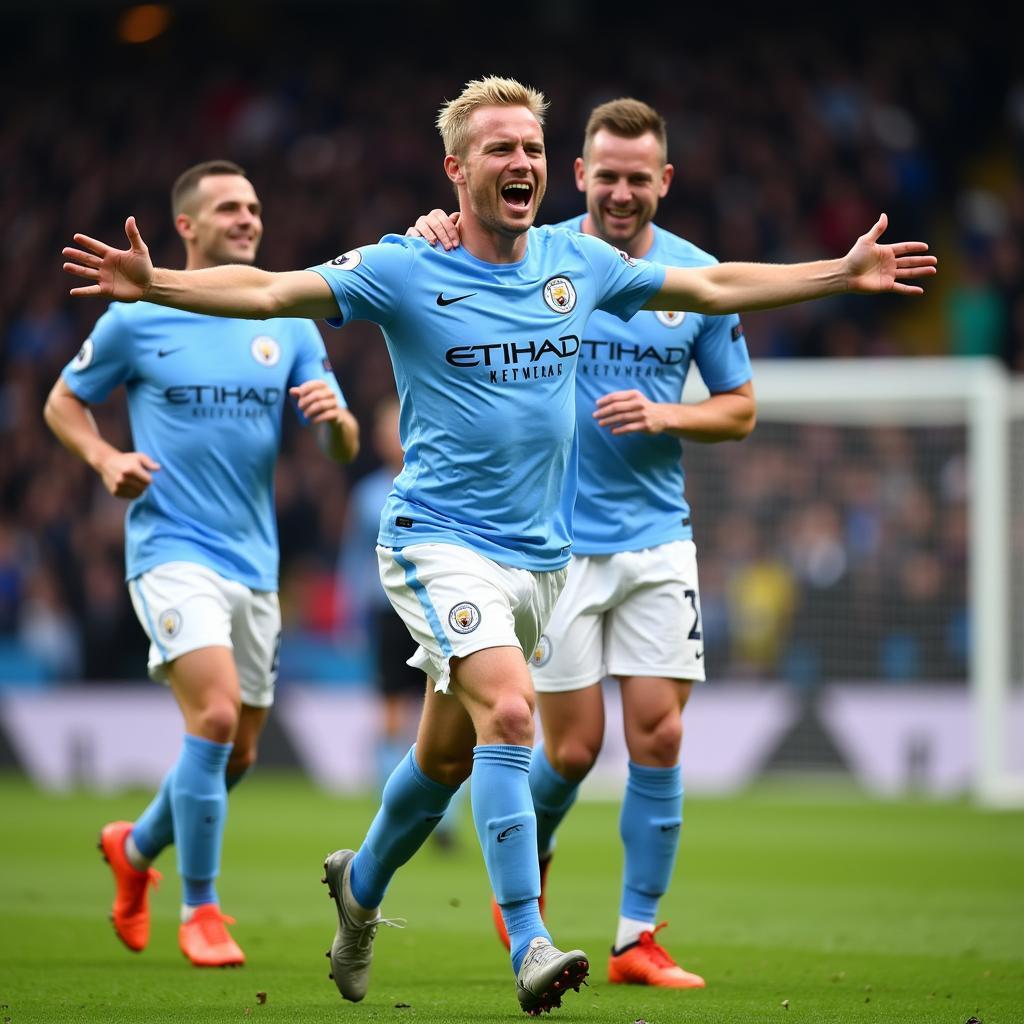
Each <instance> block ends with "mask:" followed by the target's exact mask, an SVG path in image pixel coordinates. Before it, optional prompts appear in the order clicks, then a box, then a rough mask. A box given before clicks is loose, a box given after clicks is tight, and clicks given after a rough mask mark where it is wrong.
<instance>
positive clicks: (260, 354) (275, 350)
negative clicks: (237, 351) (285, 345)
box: [249, 334, 281, 366]
mask: <svg viewBox="0 0 1024 1024" xmlns="http://www.w3.org/2000/svg"><path fill="white" fill-rule="evenodd" d="M249 351H250V352H252V357H253V359H255V360H256V362H257V363H260V364H261V365H263V366H277V364H278V363H279V362H280V361H281V346H280V345H279V344H278V343H277V342H276V341H275V340H274V339H273V338H272V337H270V335H269V334H258V335H257V336H256V337H255V338H253V339H252V344H251V345H250V346H249Z"/></svg>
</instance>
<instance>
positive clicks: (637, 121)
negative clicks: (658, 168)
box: [583, 97, 668, 163]
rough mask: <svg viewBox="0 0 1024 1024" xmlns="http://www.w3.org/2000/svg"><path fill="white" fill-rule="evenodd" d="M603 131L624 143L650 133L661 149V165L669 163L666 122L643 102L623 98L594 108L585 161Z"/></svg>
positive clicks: (584, 151) (584, 145)
mask: <svg viewBox="0 0 1024 1024" xmlns="http://www.w3.org/2000/svg"><path fill="white" fill-rule="evenodd" d="M602 128H603V129H604V130H605V131H607V132H610V133H611V134H612V135H618V136H619V137H620V138H623V139H638V138H640V136H641V135H646V134H647V133H648V132H650V133H651V134H652V135H653V136H654V138H655V139H656V140H657V142H658V146H659V147H660V148H661V159H662V163H664V162H665V161H666V160H667V159H668V132H667V131H666V128H665V118H663V117H662V116H661V114H659V113H658V112H657V111H656V110H655V109H654V107H651V106H648V105H647V104H646V103H644V102H643V101H642V100H634V99H631V98H629V97H624V98H623V99H618V100H609V101H608V102H607V103H602V104H601V105H600V106H599V107H594V109H593V110H592V111H591V113H590V119H589V120H588V121H587V130H586V132H585V133H584V135H583V159H584V160H586V159H587V156H588V155H589V153H590V143H591V142H592V141H593V139H594V136H595V135H596V134H597V133H598V132H599V131H600V130H601V129H602Z"/></svg>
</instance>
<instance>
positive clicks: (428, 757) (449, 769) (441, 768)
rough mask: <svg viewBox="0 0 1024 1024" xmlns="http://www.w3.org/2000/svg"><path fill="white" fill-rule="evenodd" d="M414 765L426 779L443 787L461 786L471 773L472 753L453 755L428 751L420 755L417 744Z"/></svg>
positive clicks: (445, 752) (448, 751)
mask: <svg viewBox="0 0 1024 1024" xmlns="http://www.w3.org/2000/svg"><path fill="white" fill-rule="evenodd" d="M416 763H417V764H418V765H419V768H420V771H421V772H423V774H424V775H426V776H427V778H428V779H432V780H433V781H434V782H440V783H441V784H442V785H444V786H453V787H455V786H461V785H462V783H464V782H465V781H466V779H468V778H469V776H470V773H471V772H472V771H473V751H472V750H468V751H466V752H465V753H455V752H453V751H450V750H445V751H433V750H428V751H423V752H422V753H421V751H420V747H419V744H417V746H416Z"/></svg>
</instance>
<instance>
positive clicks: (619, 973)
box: [608, 921, 705, 988]
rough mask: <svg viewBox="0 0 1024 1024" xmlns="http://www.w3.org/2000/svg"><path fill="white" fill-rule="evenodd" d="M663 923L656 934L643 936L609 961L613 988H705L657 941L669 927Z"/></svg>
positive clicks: (644, 934) (653, 932)
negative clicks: (622, 986)
mask: <svg viewBox="0 0 1024 1024" xmlns="http://www.w3.org/2000/svg"><path fill="white" fill-rule="evenodd" d="M667 924H668V922H667V921H662V923H661V924H659V925H658V927H657V928H655V929H654V931H650V932H641V933H640V938H639V940H638V941H636V942H631V943H630V944H629V945H628V946H626V948H625V949H623V950H622V951H621V952H619V953H616V952H615V950H614V949H613V950H612V954H611V956H610V957H609V958H608V980H609V981H610V982H611V983H612V984H613V985H655V986H657V987H659V988H704V984H705V983H704V979H703V978H702V977H701V976H700V975H699V974H691V973H690V972H689V971H684V970H683V969H682V967H680V966H679V964H677V963H676V962H675V960H673V959H672V957H670V956H669V955H668V952H667V951H666V950H665V948H664V947H663V946H660V945H659V944H658V943H657V942H656V941H655V939H654V936H655V934H656V933H657V932H659V931H661V929H662V928H664V927H665V925H667Z"/></svg>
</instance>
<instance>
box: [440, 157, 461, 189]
mask: <svg viewBox="0 0 1024 1024" xmlns="http://www.w3.org/2000/svg"><path fill="white" fill-rule="evenodd" d="M444 173H445V174H447V175H448V180H449V181H450V182H451V183H452V184H453V185H465V184H466V176H465V175H464V174H463V173H462V161H461V160H459V158H458V157H457V156H455V155H454V154H453V153H449V154H448V155H447V156H446V157H445V158H444Z"/></svg>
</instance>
